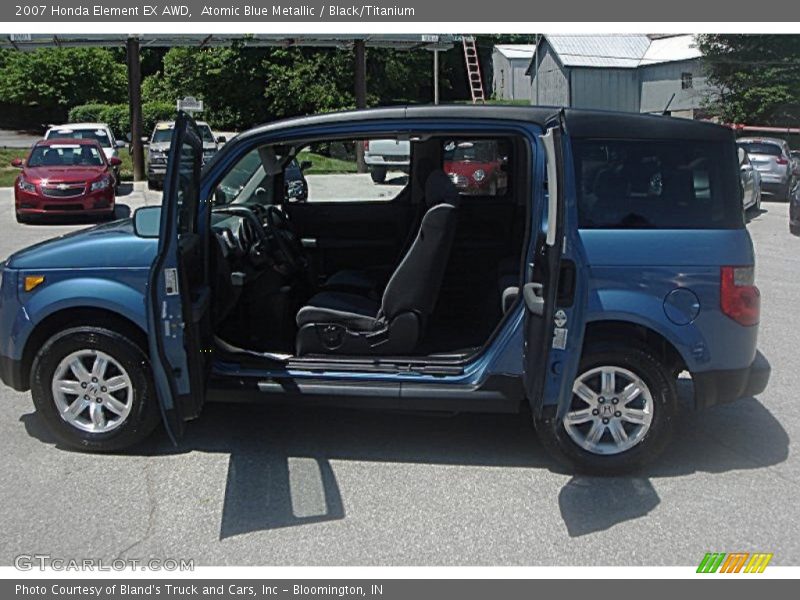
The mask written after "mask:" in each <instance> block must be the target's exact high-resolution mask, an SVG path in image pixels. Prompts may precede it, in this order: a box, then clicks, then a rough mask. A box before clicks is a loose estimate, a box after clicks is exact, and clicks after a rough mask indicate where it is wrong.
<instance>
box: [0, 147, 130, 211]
mask: <svg viewBox="0 0 800 600" xmlns="http://www.w3.org/2000/svg"><path fill="white" fill-rule="evenodd" d="M120 163H121V161H120V159H119V158H116V157H112V158H110V159H107V158H106V156H105V154H104V152H103V149H102V148H101V147H100V144H98V143H97V141H96V140H93V139H87V140H72V139H70V140H59V139H52V140H43V141H41V142H37V143H36V144H35V145H34V146H33V148H31V152H30V154H29V155H28V158H27V159H26V160H25V161H24V162H23V161H22V160H21V159H19V158H17V159H14V160H13V161H12V162H11V164H12V166H15V167H18V168H21V169H22V172H21V173H20V174H19V177H17V179H16V181H15V182H14V201H15V208H16V213H17V222H19V223H26V222H29V221H30V220H31V219H32V218H33V217H39V216H44V215H61V216H64V215H93V216H99V217H108V218H110V217H111V216H113V214H114V201H115V194H114V183H115V181H114V174H113V172H112V167H116V166H119V164H120Z"/></svg>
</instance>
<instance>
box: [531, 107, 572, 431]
mask: <svg viewBox="0 0 800 600" xmlns="http://www.w3.org/2000/svg"><path fill="white" fill-rule="evenodd" d="M540 141H541V148H542V149H543V151H544V155H545V161H546V165H545V168H546V176H547V194H546V202H545V206H544V207H542V208H543V211H544V213H543V215H542V217H541V224H542V227H541V228H540V231H542V234H541V235H539V236H538V238H537V241H536V244H537V247H536V248H535V252H534V256H533V260H532V265H531V267H530V272H531V277H530V280H529V281H528V282H527V283H526V284H525V285H524V287H523V298H524V300H525V306H526V317H525V391H526V394H527V397H528V399H529V401H530V403H531V408H532V410H533V414H534V416H536V417H538V416H540V415H541V413H542V411H543V409H544V407H553V408H555V407H557V408H558V410H557V411H556V412H557V416H558V418H560V417H562V416H563V415H564V414H565V412H566V409H567V408H568V406H569V403H570V401H571V398H572V384H573V381H574V379H575V375H576V371H577V368H578V363H579V360H580V352H581V347H582V345H583V332H584V321H583V319H584V316H583V313H584V306H585V294H586V292H585V279H586V277H585V269H584V265H585V264H586V261H585V255H584V252H583V246H582V245H581V241H580V237H579V235H578V228H577V210H576V206H575V193H574V178H573V177H572V165H571V158H570V157H571V152H570V145H569V137H568V135H567V131H566V122H565V116H564V113H563V111H562V112H561V113H559V114H558V115H556V116H555V117H554V118H553V119H552V120H551V121H550V122H549V123H548V126H547V130H546V132H545V133H544V134H543V135H542V136H540Z"/></svg>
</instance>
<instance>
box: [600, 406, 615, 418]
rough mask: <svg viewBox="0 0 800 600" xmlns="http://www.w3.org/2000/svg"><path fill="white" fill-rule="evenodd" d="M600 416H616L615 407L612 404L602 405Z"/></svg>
mask: <svg viewBox="0 0 800 600" xmlns="http://www.w3.org/2000/svg"><path fill="white" fill-rule="evenodd" d="M600 416H601V417H612V416H614V407H613V406H611V405H610V404H602V405H600Z"/></svg>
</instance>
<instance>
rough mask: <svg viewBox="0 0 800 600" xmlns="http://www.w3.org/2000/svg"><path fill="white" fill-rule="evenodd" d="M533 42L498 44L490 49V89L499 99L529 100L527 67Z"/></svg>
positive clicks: (532, 51)
mask: <svg viewBox="0 0 800 600" xmlns="http://www.w3.org/2000/svg"><path fill="white" fill-rule="evenodd" d="M535 49H536V45H535V44H498V45H496V46H495V47H494V48H493V50H492V73H493V75H492V91H493V92H494V97H495V98H496V99H499V100H530V99H531V78H530V76H529V75H528V73H527V71H528V67H529V66H530V64H531V60H532V59H533V54H534V50H535Z"/></svg>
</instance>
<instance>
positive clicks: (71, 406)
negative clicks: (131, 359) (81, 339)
mask: <svg viewBox="0 0 800 600" xmlns="http://www.w3.org/2000/svg"><path fill="white" fill-rule="evenodd" d="M52 392H53V399H54V401H55V404H56V408H57V409H58V414H59V415H60V416H61V418H62V419H64V421H66V422H67V423H69V424H70V425H72V426H73V427H75V428H77V429H80V430H81V431H86V432H88V433H107V432H109V431H113V430H115V429H117V428H118V427H119V426H120V425H122V424H123V423H124V422H125V419H126V418H127V417H128V415H129V414H130V412H131V407H132V406H133V384H132V382H131V378H130V376H129V375H128V373H127V372H126V371H125V369H124V368H123V367H122V365H121V364H120V363H119V362H118V361H116V360H115V359H114V358H113V357H112V356H110V355H108V354H106V353H105V352H100V351H99V350H91V349H85V350H78V351H77V352H73V353H72V354H69V355H67V356H65V357H64V358H63V359H62V360H61V362H59V364H58V366H57V367H56V370H55V372H54V374H53V380H52Z"/></svg>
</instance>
